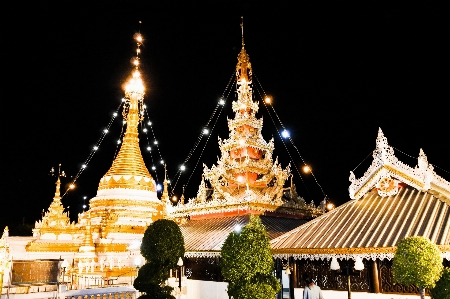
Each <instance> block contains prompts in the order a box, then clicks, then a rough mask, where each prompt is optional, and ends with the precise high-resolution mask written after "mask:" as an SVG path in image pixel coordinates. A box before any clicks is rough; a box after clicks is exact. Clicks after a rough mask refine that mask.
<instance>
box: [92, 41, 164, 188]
mask: <svg viewBox="0 0 450 299" xmlns="http://www.w3.org/2000/svg"><path fill="white" fill-rule="evenodd" d="M134 38H135V40H136V43H137V49H136V54H137V56H136V57H135V58H134V59H133V65H134V70H133V72H132V76H131V78H130V79H129V80H128V82H127V83H126V85H125V104H124V108H123V116H124V119H125V120H126V124H127V129H126V132H125V135H124V137H123V143H122V146H121V148H120V151H119V153H118V155H117V157H116V159H115V160H114V162H113V164H112V166H111V168H110V169H109V170H108V172H107V173H106V174H105V176H104V177H103V178H102V180H101V181H100V184H99V188H98V190H102V189H111V188H126V189H138V190H148V191H156V188H155V182H154V180H153V178H152V176H151V175H150V173H149V171H148V169H147V167H146V166H145V163H144V159H143V158H142V154H141V150H140V148H139V137H138V125H139V122H140V121H141V120H142V118H143V115H144V105H143V99H144V94H145V87H144V84H143V81H142V78H141V73H140V71H139V64H140V58H139V54H140V52H141V51H140V46H141V45H142V41H143V38H142V35H141V34H139V33H137V34H135V35H134Z"/></svg>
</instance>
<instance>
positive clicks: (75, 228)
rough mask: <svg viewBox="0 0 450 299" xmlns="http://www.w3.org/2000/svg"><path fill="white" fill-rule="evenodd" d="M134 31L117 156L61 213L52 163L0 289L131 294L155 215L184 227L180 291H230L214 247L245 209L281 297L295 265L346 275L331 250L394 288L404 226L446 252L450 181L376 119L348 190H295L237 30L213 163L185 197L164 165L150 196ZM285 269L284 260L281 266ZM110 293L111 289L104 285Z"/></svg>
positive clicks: (9, 249) (0, 242) (292, 284)
mask: <svg viewBox="0 0 450 299" xmlns="http://www.w3.org/2000/svg"><path fill="white" fill-rule="evenodd" d="M135 37H136V41H137V58H135V60H134V69H133V70H132V73H131V76H130V78H129V80H128V82H127V84H126V86H125V97H124V107H123V112H122V115H123V117H124V121H125V122H126V132H125V135H124V137H123V141H122V144H121V148H120V150H119V152H118V154H117V156H116V157H115V159H114V161H113V162H112V165H111V167H110V168H109V170H108V171H107V172H106V174H105V175H104V176H103V177H102V178H101V179H100V181H99V184H98V189H97V194H96V196H95V197H93V198H91V199H90V201H89V209H88V210H87V211H85V212H83V213H81V214H79V215H78V219H77V221H74V222H71V220H70V218H69V216H68V214H67V212H64V209H65V208H64V206H63V204H62V202H61V190H60V188H61V181H60V176H61V175H62V173H60V169H58V171H57V180H56V190H55V195H54V198H53V201H52V202H51V204H50V206H49V207H48V210H47V211H46V212H45V213H43V215H42V219H40V220H39V221H37V222H36V223H35V227H34V229H33V236H32V237H10V236H9V235H8V228H6V229H5V231H4V232H3V235H2V238H1V239H0V285H3V288H2V294H3V295H2V297H1V298H6V297H3V296H6V295H8V296H10V294H11V298H50V297H51V296H53V295H51V296H50V295H49V294H50V292H58V293H60V294H64V298H135V296H136V292H135V290H134V288H133V287H132V282H133V279H134V277H135V276H136V270H137V269H136V267H138V266H139V265H141V264H142V263H144V260H143V258H142V256H141V254H140V243H141V239H142V237H143V235H144V232H145V230H146V228H147V227H148V226H149V225H150V224H151V223H152V222H154V221H156V220H158V219H162V218H166V219H172V220H174V221H175V222H176V223H177V224H178V225H179V226H180V229H181V231H182V234H183V236H184V240H185V249H186V253H185V257H184V265H185V272H184V274H185V275H186V277H187V278H189V279H188V280H187V281H189V283H188V282H186V281H185V282H184V283H185V284H186V285H187V292H186V290H185V291H184V293H183V296H184V297H182V298H188V299H194V298H210V297H208V296H210V293H211V292H213V291H214V292H218V291H217V290H218V289H220V290H221V292H222V293H223V294H222V293H220V295H217V297H215V298H228V296H227V294H226V291H225V289H226V283H225V282H223V278H222V276H221V273H220V263H219V261H220V251H221V247H222V244H223V242H224V241H225V239H226V237H227V236H228V234H229V233H230V232H231V231H233V230H236V229H238V228H240V227H242V226H244V225H246V224H247V223H248V222H249V219H250V215H254V214H257V215H259V216H260V218H261V221H262V223H263V224H264V225H265V227H266V230H267V233H268V235H269V238H270V239H271V244H272V249H273V252H274V258H275V260H276V267H275V275H276V276H277V278H278V279H280V281H282V282H283V283H285V285H284V288H285V289H286V287H288V288H289V289H290V295H289V298H293V294H294V292H293V290H294V289H295V288H300V287H302V285H301V281H300V279H299V277H300V275H301V274H302V273H303V272H304V271H309V272H310V273H312V274H313V275H315V276H316V280H317V284H318V285H319V286H321V287H322V289H324V290H331V289H332V290H345V289H346V281H344V280H342V279H340V278H339V277H338V276H337V275H336V274H335V272H332V271H331V270H330V263H331V261H333V262H337V260H339V263H340V264H341V266H344V264H345V263H348V262H350V263H352V265H354V264H355V265H356V263H358V264H359V263H362V264H363V265H364V268H363V269H364V270H362V272H361V273H362V274H361V275H360V276H359V278H352V279H354V281H353V286H357V288H358V289H357V290H358V291H363V292H375V293H379V292H386V293H392V292H396V289H395V287H392V286H390V285H389V283H391V282H392V281H389V277H392V275H391V273H390V272H389V271H390V263H391V260H392V257H393V254H394V252H395V246H396V243H397V241H398V240H399V239H401V238H404V237H406V236H410V235H421V236H426V237H428V238H430V239H431V240H432V241H433V242H435V243H436V244H438V246H439V249H440V250H441V251H442V255H443V258H444V263H446V265H448V264H449V261H450V183H449V182H448V181H446V180H445V179H444V178H442V177H440V176H439V175H437V174H436V172H435V171H434V168H433V166H432V165H431V164H429V163H428V160H427V157H426V156H425V154H424V153H423V151H420V154H419V158H418V165H417V166H416V167H410V166H408V165H406V164H403V163H402V162H401V161H399V160H398V159H397V157H396V156H395V155H394V151H393V148H392V147H390V146H389V145H388V143H387V139H386V138H385V136H384V135H383V133H382V131H381V129H380V131H379V133H378V137H377V141H376V147H375V150H374V153H373V163H372V165H371V166H370V167H369V169H368V170H367V171H366V173H365V174H364V175H363V176H362V177H361V178H359V179H356V177H355V175H354V174H353V173H351V175H350V183H351V184H350V187H349V197H350V199H351V200H350V201H349V202H347V203H346V204H344V205H342V206H340V207H338V208H337V209H334V210H332V211H330V212H327V213H324V209H322V208H318V207H316V206H314V204H313V203H310V204H307V203H306V202H305V200H304V199H303V198H302V197H301V196H299V195H298V194H297V192H296V188H295V185H294V184H293V180H292V173H291V171H290V166H289V165H286V166H285V167H282V166H281V165H280V163H279V162H278V159H277V158H274V157H273V153H274V140H273V139H272V140H270V141H266V140H264V138H263V137H262V129H263V119H262V118H258V117H257V115H256V114H257V113H258V110H259V101H263V100H265V99H255V95H254V94H253V83H252V64H251V63H250V58H249V55H248V54H247V52H246V49H245V47H244V40H243V38H242V48H241V50H240V53H239V55H238V59H237V60H238V62H237V65H236V93H235V99H233V102H232V110H233V113H234V117H233V118H232V119H228V129H229V136H228V138H227V139H221V138H220V137H219V141H218V146H219V149H220V152H221V155H220V157H219V158H218V160H217V163H216V164H215V165H212V166H210V167H208V166H206V165H204V167H203V175H202V180H201V182H200V185H199V188H198V191H197V195H196V196H195V197H194V198H190V199H189V200H186V201H185V200H184V196H182V197H181V199H180V200H179V201H178V203H177V204H175V205H174V204H172V203H171V202H170V200H169V193H168V180H167V177H166V179H165V181H164V190H163V192H162V195H161V197H160V198H158V194H157V190H156V183H155V181H154V179H153V178H152V176H151V174H150V172H149V171H148V169H147V167H146V165H145V162H144V160H143V157H142V154H141V151H140V148H139V136H138V125H139V123H140V122H141V121H142V120H143V118H142V116H143V109H144V103H143V100H144V95H145V88H144V85H143V82H142V79H141V73H140V67H139V62H140V58H139V54H140V46H141V42H142V38H141V36H140V35H139V34H138V35H136V36H135ZM286 270H290V271H292V274H291V275H290V276H289V277H288V276H287V274H286V272H285V271H286ZM383 271H384V272H383ZM209 283H215V285H212V284H209ZM58 284H61V285H62V286H63V288H57V285H58ZM396 287H397V288H398V286H396ZM194 290H195V292H193V291H194ZM197 291H198V292H197ZM402 291H403V292H408V291H407V290H406V291H405V290H402ZM199 292H200V293H199ZM31 293H32V294H31ZM38 293H41V294H44V295H42V296H38V295H36V294H38ZM14 294H15V295H17V296H16V297H14V296H13V295H14ZM30 294H31V295H30ZM33 294H34V295H33ZM45 294H47V295H48V296H47V295H45ZM107 294H109V295H107ZM111 294H117V296H121V297H108V296H112V295H111ZM217 294H219V293H217ZM97 295H98V296H100V297H92V296H97ZM21 296H22V297H21ZM46 296H47V297H46ZM79 296H82V297H79ZM83 296H88V297H83ZM105 296H106V297H105ZM114 296H116V295H114ZM328 297H332V296H328ZM8 298H9V297H8ZM51 298H53V297H51ZM277 298H278V299H283V298H286V297H283V295H279V296H278V297H277Z"/></svg>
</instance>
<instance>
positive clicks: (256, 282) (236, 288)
mask: <svg viewBox="0 0 450 299" xmlns="http://www.w3.org/2000/svg"><path fill="white" fill-rule="evenodd" d="M221 256H222V258H221V263H220V264H221V270H222V275H223V277H224V278H225V279H226V280H227V281H228V283H229V285H228V295H229V296H233V298H234V299H266V298H274V297H275V295H276V293H278V292H279V290H280V283H279V282H278V280H277V279H276V278H275V277H274V276H273V270H274V261H273V256H272V250H271V249H270V244H269V237H268V236H267V232H266V229H265V227H264V225H263V224H262V222H261V219H260V218H259V216H254V215H252V216H250V222H249V224H248V225H246V226H245V227H244V228H243V229H242V232H240V233H237V232H231V233H230V234H229V235H228V237H227V239H226V240H225V242H224V244H223V246H222V251H221Z"/></svg>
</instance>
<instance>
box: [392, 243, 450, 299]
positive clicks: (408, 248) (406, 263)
mask: <svg viewBox="0 0 450 299" xmlns="http://www.w3.org/2000/svg"><path fill="white" fill-rule="evenodd" d="M443 268H444V266H443V265H442V257H441V252H440V250H439V248H437V246H436V245H435V244H434V243H433V242H431V241H430V240H429V239H427V238H425V237H420V236H415V237H407V238H404V239H402V240H400V242H398V244H397V250H396V252H395V255H394V261H393V264H392V274H393V276H394V280H395V281H396V282H397V283H401V284H404V285H411V284H413V285H416V286H417V287H419V290H420V296H421V298H424V297H425V294H424V289H425V288H433V287H434V286H435V283H436V281H437V280H438V279H439V277H440V276H441V273H442V270H443Z"/></svg>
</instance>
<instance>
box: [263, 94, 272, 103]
mask: <svg viewBox="0 0 450 299" xmlns="http://www.w3.org/2000/svg"><path fill="white" fill-rule="evenodd" d="M264 101H265V102H266V104H270V103H271V102H272V99H271V98H270V97H269V96H267V97H266V98H265V99H264Z"/></svg>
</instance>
